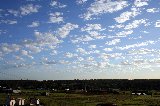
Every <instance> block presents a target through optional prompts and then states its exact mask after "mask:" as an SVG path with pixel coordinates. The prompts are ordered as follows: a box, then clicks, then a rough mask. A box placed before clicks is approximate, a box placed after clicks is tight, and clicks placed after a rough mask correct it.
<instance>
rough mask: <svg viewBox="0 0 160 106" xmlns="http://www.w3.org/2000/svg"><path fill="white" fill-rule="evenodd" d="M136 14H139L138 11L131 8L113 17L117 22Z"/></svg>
mask: <svg viewBox="0 0 160 106" xmlns="http://www.w3.org/2000/svg"><path fill="white" fill-rule="evenodd" d="M138 14H140V11H138V10H137V9H136V8H132V11H131V12H129V11H126V12H123V13H121V14H120V16H119V17H116V18H114V19H115V20H116V22H118V23H124V22H126V21H128V20H130V19H131V18H134V17H136V16H137V15H138Z"/></svg>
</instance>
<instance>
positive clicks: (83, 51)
mask: <svg viewBox="0 0 160 106" xmlns="http://www.w3.org/2000/svg"><path fill="white" fill-rule="evenodd" d="M76 51H77V52H78V53H80V54H82V55H85V54H88V52H87V51H86V50H85V49H83V48H77V50H76Z"/></svg>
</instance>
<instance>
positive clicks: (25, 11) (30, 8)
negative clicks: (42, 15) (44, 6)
mask: <svg viewBox="0 0 160 106" xmlns="http://www.w3.org/2000/svg"><path fill="white" fill-rule="evenodd" d="M40 7H41V6H39V5H33V4H27V5H24V6H21V7H20V13H21V15H29V14H32V13H37V12H38V10H39V8H40Z"/></svg>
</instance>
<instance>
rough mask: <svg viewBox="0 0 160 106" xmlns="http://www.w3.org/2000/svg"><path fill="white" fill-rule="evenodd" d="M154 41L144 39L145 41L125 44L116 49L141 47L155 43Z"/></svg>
mask: <svg viewBox="0 0 160 106" xmlns="http://www.w3.org/2000/svg"><path fill="white" fill-rule="evenodd" d="M155 43H156V42H155V41H151V40H149V41H146V42H142V43H136V44H132V45H126V46H124V47H117V49H119V50H127V49H130V48H135V47H143V46H147V45H149V44H155Z"/></svg>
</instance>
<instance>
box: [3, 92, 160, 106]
mask: <svg viewBox="0 0 160 106" xmlns="http://www.w3.org/2000/svg"><path fill="white" fill-rule="evenodd" d="M43 92H44V91H43ZM41 93H42V91H30V90H28V91H27V90H25V91H23V93H22V94H21V95H19V94H12V97H15V98H18V97H21V98H25V99H26V100H29V98H30V97H34V96H35V97H36V98H38V99H40V103H43V104H45V106H96V104H98V103H115V104H117V105H118V106H123V105H124V106H136V105H137V106H146V105H150V106H155V105H160V96H156V95H153V96H151V95H141V96H136V95H130V94H104V95H91V94H90V95H89V94H87V95H86V94H69V93H50V95H49V96H41V95H40V94H41ZM6 97H7V94H5V93H0V104H4V103H5V99H6Z"/></svg>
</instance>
